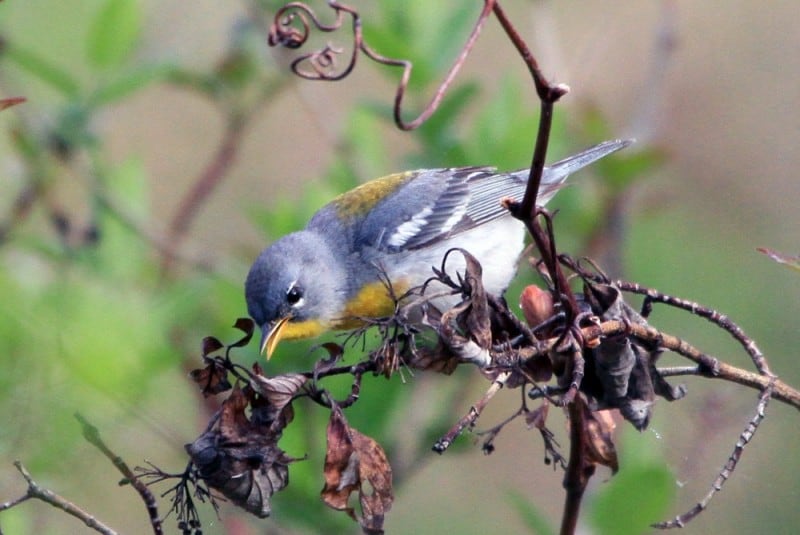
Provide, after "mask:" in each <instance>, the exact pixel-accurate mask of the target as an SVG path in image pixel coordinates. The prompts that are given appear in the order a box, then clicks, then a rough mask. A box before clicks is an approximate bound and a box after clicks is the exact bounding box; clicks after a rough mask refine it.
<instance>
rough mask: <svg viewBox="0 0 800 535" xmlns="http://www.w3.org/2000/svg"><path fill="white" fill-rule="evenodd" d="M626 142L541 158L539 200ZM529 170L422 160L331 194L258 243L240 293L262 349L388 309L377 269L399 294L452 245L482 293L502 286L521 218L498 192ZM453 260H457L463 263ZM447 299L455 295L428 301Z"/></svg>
mask: <svg viewBox="0 0 800 535" xmlns="http://www.w3.org/2000/svg"><path fill="white" fill-rule="evenodd" d="M630 143H631V141H629V140H614V141H606V142H604V143H600V144H599V145H595V146H594V147H591V148H589V149H587V150H585V151H583V152H581V153H579V154H576V155H574V156H570V157H569V158H566V159H564V160H561V161H559V162H557V163H555V164H553V165H552V166H549V167H545V168H544V173H543V175H542V181H541V186H540V188H539V197H538V198H537V201H536V202H537V204H539V205H544V204H545V203H546V202H547V201H549V200H550V199H551V198H552V197H553V195H555V193H556V192H557V191H558V190H559V189H560V188H561V187H562V186H563V184H564V181H565V180H566V178H567V176H568V175H570V174H571V173H573V172H575V171H577V170H578V169H580V168H582V167H585V166H587V165H589V164H591V163H592V162H594V161H596V160H598V159H600V158H602V157H603V156H606V155H607V154H610V153H612V152H615V151H617V150H619V149H621V148H623V147H626V146H627V145H629V144H630ZM528 173H529V170H528V169H523V170H520V171H515V172H510V173H497V172H496V171H495V170H494V168H491V167H461V168H450V169H422V170H418V171H408V172H405V173H397V174H393V175H389V176H386V177H383V178H379V179H377V180H373V181H371V182H367V183H365V184H362V185H361V186H358V187H356V188H355V189H353V190H351V191H349V192H347V193H344V194H342V195H340V196H338V197H336V198H335V199H334V200H333V201H331V202H330V203H328V204H326V205H325V206H323V207H322V208H321V209H320V210H319V211H318V212H317V213H316V214H314V216H313V217H312V218H311V221H310V222H309V223H308V225H307V226H306V228H305V229H304V230H301V231H299V232H293V233H291V234H289V235H287V236H284V237H282V238H280V239H279V240H277V241H276V242H274V243H273V244H272V245H270V246H269V247H267V248H266V249H264V250H263V251H262V252H261V254H260V255H259V256H258V258H257V259H256V261H255V262H254V263H253V266H252V267H251V268H250V273H249V274H248V275H247V281H246V283H245V297H246V299H247V310H248V312H249V314H250V316H251V317H252V318H253V319H254V320H255V322H256V324H257V325H258V326H259V327H260V328H261V332H262V336H261V346H260V348H261V351H262V352H263V351H266V353H267V358H269V357H270V356H271V355H272V351H273V350H274V348H275V347H276V346H277V344H278V342H279V341H280V340H281V339H296V338H309V337H313V336H317V335H319V334H321V333H323V332H325V331H327V330H330V329H350V328H354V327H356V326H358V325H360V324H361V322H359V321H358V318H375V317H381V316H385V315H387V314H389V313H391V312H392V310H393V309H394V304H395V303H394V302H393V300H392V298H391V296H390V294H389V292H388V290H387V288H386V285H385V281H384V280H383V279H382V278H381V275H382V274H383V275H385V277H387V278H388V280H389V281H390V282H391V284H392V287H393V289H394V291H395V294H396V295H400V294H401V293H403V292H404V291H406V290H408V289H409V288H412V287H416V286H419V285H421V284H423V283H424V282H425V281H426V280H427V279H429V278H430V277H431V275H432V274H433V273H432V270H431V267H432V266H438V265H440V264H441V261H442V257H443V256H444V254H445V252H447V251H448V250H449V249H451V248H453V247H461V248H463V249H465V250H467V251H469V252H470V253H471V254H472V255H473V256H475V258H477V259H478V261H479V262H480V263H481V265H482V266H483V277H484V280H483V284H484V287H485V288H486V290H487V291H488V292H491V293H496V294H500V293H502V292H503V291H505V289H506V287H507V286H508V284H509V283H510V282H511V279H512V278H513V277H514V274H515V272H516V264H517V259H518V257H519V255H520V253H521V252H522V250H523V247H524V226H523V225H522V224H521V223H520V222H519V221H516V220H515V219H514V218H513V217H512V216H511V215H510V214H509V212H508V210H507V209H506V208H504V207H503V206H502V204H501V200H502V199H504V198H511V199H514V200H517V201H519V200H521V198H522V196H523V194H524V192H525V187H526V185H527V179H528ZM455 261H456V260H455V259H454V262H455ZM453 266H454V267H455V268H456V269H463V264H461V265H460V266H459V265H458V264H457V263H454V264H453ZM448 267H450V263H448ZM434 290H435V289H434ZM455 302H457V297H453V298H451V300H450V301H447V300H441V299H440V300H439V301H437V302H435V303H436V304H437V305H438V306H443V305H445V306H446V305H447V304H455Z"/></svg>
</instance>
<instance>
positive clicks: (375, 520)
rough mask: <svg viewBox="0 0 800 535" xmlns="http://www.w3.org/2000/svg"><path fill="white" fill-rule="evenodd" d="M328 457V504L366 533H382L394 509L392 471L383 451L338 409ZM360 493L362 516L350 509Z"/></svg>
mask: <svg viewBox="0 0 800 535" xmlns="http://www.w3.org/2000/svg"><path fill="white" fill-rule="evenodd" d="M327 440H328V450H327V453H326V455H325V486H324V488H323V489H322V492H321V496H322V500H323V501H324V502H325V504H326V505H328V506H329V507H332V508H334V509H336V510H339V511H345V512H346V513H347V514H348V515H350V517H352V518H353V519H354V520H356V521H357V522H358V523H359V524H361V527H362V529H363V530H364V531H365V532H382V531H383V521H384V516H385V514H386V513H387V512H388V511H389V509H390V508H391V506H392V501H393V500H394V496H393V493H392V468H391V466H389V461H388V459H387V458H386V453H385V452H384V451H383V448H381V446H380V445H379V444H378V443H377V442H375V441H374V440H373V439H371V438H370V437H368V436H366V435H363V434H361V433H359V432H358V431H356V430H355V429H353V428H351V427H350V425H349V424H348V423H347V420H346V419H345V417H344V414H342V411H341V409H340V408H339V407H334V408H333V410H332V411H331V418H330V421H329V422H328V431H327ZM354 492H357V493H358V500H359V504H360V506H361V514H360V515H358V514H357V513H356V512H355V511H354V509H353V508H352V507H349V506H348V501H349V499H350V495H351V494H353V493H354Z"/></svg>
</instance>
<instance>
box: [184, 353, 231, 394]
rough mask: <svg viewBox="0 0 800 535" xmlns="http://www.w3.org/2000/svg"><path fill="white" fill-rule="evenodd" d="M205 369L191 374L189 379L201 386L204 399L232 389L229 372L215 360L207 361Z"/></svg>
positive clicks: (193, 371)
mask: <svg viewBox="0 0 800 535" xmlns="http://www.w3.org/2000/svg"><path fill="white" fill-rule="evenodd" d="M206 362H207V365H206V367H205V368H198V369H196V370H192V371H191V372H189V377H190V378H191V379H192V381H194V382H195V383H197V384H198V385H199V386H200V391H201V392H202V394H203V396H204V397H208V396H213V395H214V394H219V393H220V392H225V391H227V390H230V389H231V383H230V381H228V370H227V369H225V367H224V366H222V365H221V364H220V363H219V362H217V361H216V360H214V359H207V360H206Z"/></svg>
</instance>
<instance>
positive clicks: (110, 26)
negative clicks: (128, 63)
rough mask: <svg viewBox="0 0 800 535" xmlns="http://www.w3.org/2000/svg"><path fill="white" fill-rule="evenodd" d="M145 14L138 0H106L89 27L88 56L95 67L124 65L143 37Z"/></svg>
mask: <svg viewBox="0 0 800 535" xmlns="http://www.w3.org/2000/svg"><path fill="white" fill-rule="evenodd" d="M141 25H142V13H141V11H140V6H139V3H138V2H137V1H136V0H106V3H105V5H104V6H103V7H101V8H100V10H99V11H98V13H97V15H96V16H95V19H94V20H93V21H92V24H91V26H90V28H89V34H88V35H87V41H86V44H87V50H86V51H87V57H88V58H89V61H90V62H91V63H92V64H93V65H94V66H95V67H100V68H104V67H111V66H114V65H119V64H121V63H122V62H123V61H124V60H125V59H127V57H128V55H129V54H130V53H131V51H132V50H133V48H134V47H135V46H136V42H137V40H138V39H139V34H140V33H141Z"/></svg>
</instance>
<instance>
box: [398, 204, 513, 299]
mask: <svg viewBox="0 0 800 535" xmlns="http://www.w3.org/2000/svg"><path fill="white" fill-rule="evenodd" d="M476 234H477V236H476ZM524 237H525V227H524V225H523V224H522V223H520V222H519V221H517V220H516V219H514V218H513V217H511V216H507V217H502V218H500V219H497V220H495V221H492V222H490V223H486V224H484V225H481V226H480V227H479V228H478V229H472V230H470V231H467V232H465V233H462V234H459V235H456V236H454V237H452V238H449V239H448V240H445V241H443V242H440V243H438V244H436V246H434V247H431V248H429V249H430V250H426V251H424V252H423V251H420V250H417V251H414V252H413V253H411V255H402V256H400V257H398V259H397V261H396V262H393V265H390V266H385V269H386V271H387V273H388V274H389V277H390V279H391V280H404V281H407V282H408V283H409V285H410V286H411V287H414V286H419V285H421V284H423V283H424V282H425V281H426V280H428V279H429V278H430V277H433V270H432V269H431V267H436V268H437V269H438V268H439V267H441V265H442V258H443V257H444V254H445V252H447V251H448V250H449V249H452V248H453V247H460V248H462V249H465V250H466V251H468V252H469V253H470V254H472V255H473V256H474V257H475V258H477V259H478V262H480V264H481V267H482V268H483V285H484V288H485V289H486V291H488V292H490V293H493V294H498V295H499V294H502V292H504V291H505V290H506V288H507V287H508V285H509V283H510V282H511V279H513V278H514V275H515V274H516V271H517V260H518V259H519V255H520V253H521V252H522V249H523V248H524ZM410 258H413V261H409V259H410ZM445 267H446V269H447V273H448V274H449V275H450V277H452V279H453V280H458V279H457V276H456V272H459V273H461V274H463V273H464V270H465V262H464V257H463V256H462V255H461V254H460V253H458V252H456V251H454V252H453V253H451V254H450V255H449V256H448V257H447V264H446V266H445ZM445 289H446V288H445V287H444V286H443V285H441V284H431V285H429V288H428V290H427V292H426V294H428V293H431V292H436V293H438V292H440V291H442V290H445ZM458 301H460V297H459V296H454V297H450V298H445V299H441V300H438V301H436V302H435V304H437V306H439V307H440V308H443V307H444V308H446V307H448V306H452V305H454V304H456V303H458Z"/></svg>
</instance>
